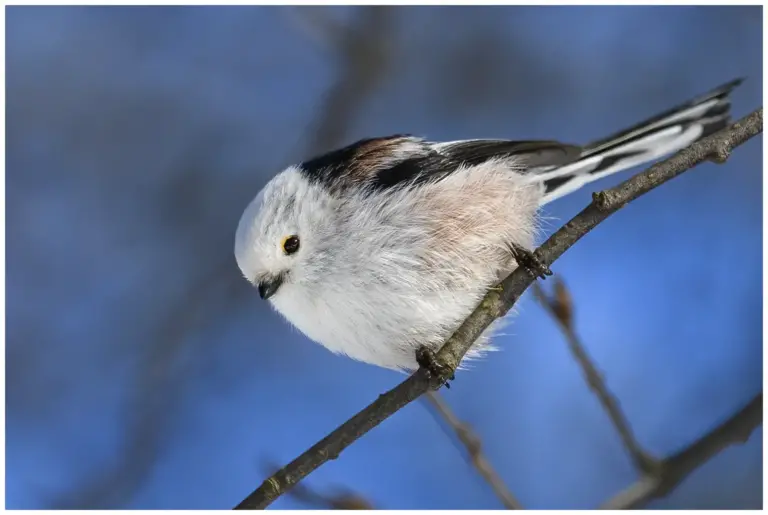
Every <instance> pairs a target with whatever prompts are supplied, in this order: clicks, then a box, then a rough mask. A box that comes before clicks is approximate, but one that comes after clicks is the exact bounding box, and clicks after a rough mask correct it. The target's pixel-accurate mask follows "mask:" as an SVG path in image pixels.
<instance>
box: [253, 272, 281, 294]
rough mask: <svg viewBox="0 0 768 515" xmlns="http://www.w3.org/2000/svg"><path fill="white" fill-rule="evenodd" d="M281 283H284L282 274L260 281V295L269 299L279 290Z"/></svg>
mask: <svg viewBox="0 0 768 515" xmlns="http://www.w3.org/2000/svg"><path fill="white" fill-rule="evenodd" d="M281 284H283V275H282V274H280V275H276V276H274V277H270V278H267V279H264V280H263V281H261V282H260V283H259V296H260V297H261V298H262V299H264V300H267V299H268V298H270V297H271V296H272V295H274V294H275V293H276V292H277V290H278V288H280V285H281Z"/></svg>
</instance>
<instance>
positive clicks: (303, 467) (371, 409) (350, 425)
mask: <svg viewBox="0 0 768 515" xmlns="http://www.w3.org/2000/svg"><path fill="white" fill-rule="evenodd" d="M762 130H763V109H762V107H761V108H759V109H757V110H756V111H754V112H752V113H751V114H749V115H748V116H746V117H744V118H742V119H741V120H739V121H738V122H737V123H735V124H733V125H731V126H729V127H726V128H725V129H723V130H721V131H719V132H717V133H715V134H713V135H712V136H709V137H707V138H704V139H702V140H700V141H697V142H695V143H694V144H692V145H691V146H690V147H688V148H686V149H684V150H682V151H680V152H678V153H677V154H675V155H673V156H672V157H670V158H668V159H665V160H663V161H661V162H659V163H657V164H655V165H653V166H651V167H650V168H648V169H647V170H645V171H644V172H641V173H639V174H637V175H635V176H633V177H631V178H630V179H628V180H626V181H624V182H623V183H621V184H619V185H618V186H616V187H614V188H611V189H608V190H605V191H601V192H597V193H594V194H593V195H592V202H591V203H590V204H589V205H588V206H587V207H586V208H584V210H582V211H581V212H580V213H579V214H577V215H576V216H575V217H573V218H572V219H571V220H570V221H569V222H568V223H566V224H565V225H564V226H563V227H561V228H560V229H559V230H558V231H557V232H556V233H555V234H553V235H552V236H550V237H549V239H547V241H546V242H544V244H543V245H541V246H540V247H539V248H538V249H537V250H536V251H535V252H534V256H535V257H536V258H537V259H538V261H539V262H541V263H542V264H543V265H545V266H549V265H551V264H552V263H553V262H554V261H555V260H556V259H557V258H559V257H560V256H561V255H562V254H563V253H564V252H565V251H566V250H568V249H569V248H570V247H572V246H573V245H574V244H575V243H576V242H577V241H579V240H580V239H581V238H582V237H583V236H584V235H585V234H587V233H588V232H589V231H591V230H592V229H594V228H595V227H596V226H597V225H598V224H599V223H600V222H602V221H603V220H605V219H606V218H608V217H609V216H610V215H611V214H613V213H615V212H616V211H618V210H619V209H621V208H622V207H624V206H625V205H626V204H627V203H628V202H630V201H632V200H634V199H636V198H638V197H640V196H641V195H644V194H645V193H648V192H649V191H651V190H652V189H654V188H656V187H658V186H660V185H662V184H664V183H665V182H667V181H669V180H670V179H673V178H675V177H677V176H678V175H680V174H682V173H683V172H685V171H686V170H688V169H690V168H692V167H694V166H696V165H698V164H700V163H702V162H704V161H707V160H714V161H716V162H722V161H723V160H725V159H726V158H727V157H728V155H729V154H730V152H731V150H733V149H734V148H735V147H737V146H739V145H741V144H742V143H744V142H745V141H747V140H748V139H750V138H752V137H753V136H755V135H757V134H758V133H760V132H762ZM534 279H535V277H534V276H533V275H532V274H531V273H530V272H529V271H528V270H527V269H525V268H524V267H518V268H517V269H516V270H515V271H514V272H512V274H510V275H509V276H508V277H507V278H506V279H504V281H502V283H501V285H500V286H501V287H500V288H494V289H493V290H491V291H489V292H488V294H487V295H486V296H485V298H484V299H483V300H482V301H481V302H480V304H479V305H478V306H477V308H476V309H475V310H474V311H473V312H472V314H471V315H470V316H469V317H468V318H467V319H466V320H465V321H464V323H462V324H461V326H460V327H459V328H458V329H457V330H456V332H455V333H454V334H453V335H452V336H451V337H450V338H449V339H448V340H447V341H446V343H445V345H443V347H442V348H441V349H440V351H439V352H438V353H437V355H436V362H437V365H438V366H442V367H443V370H444V373H443V374H442V376H436V375H434V374H432V375H429V374H427V373H426V372H425V371H424V370H423V369H419V370H417V371H416V372H414V373H413V375H411V376H410V377H408V378H407V379H406V380H405V381H403V382H402V383H400V384H399V385H398V386H396V387H395V388H393V389H391V390H389V391H388V392H387V393H385V394H383V395H379V398H378V399H376V400H375V401H374V402H373V403H371V404H370V405H369V406H368V407H366V408H364V409H363V410H362V411H360V412H359V413H357V414H356V415H355V416H353V417H352V418H351V419H349V420H348V421H347V422H345V423H343V424H342V425H341V426H339V427H338V428H336V429H335V430H334V431H332V432H331V433H330V434H329V435H328V436H326V437H325V438H323V439H322V440H320V441H319V442H318V443H316V444H315V445H313V446H312V447H311V448H310V449H309V450H307V451H306V452H304V453H303V454H301V455H300V456H299V457H298V458H296V459H295V460H293V461H292V462H291V463H289V464H288V465H286V466H285V467H283V468H282V469H280V470H279V471H277V472H276V473H275V474H274V475H272V476H271V477H269V478H268V479H267V480H266V481H264V482H263V483H262V484H261V486H259V488H257V489H256V490H255V491H254V492H252V493H251V494H250V495H249V496H248V497H246V498H245V499H244V500H243V501H242V502H241V503H240V504H239V505H238V506H236V509H260V508H265V507H267V506H269V504H271V503H272V502H273V501H274V500H275V499H277V497H279V496H280V495H282V494H284V493H285V492H286V491H288V490H289V489H290V488H291V487H292V486H293V485H295V484H296V483H298V482H299V481H301V480H302V479H303V478H304V477H306V476H307V475H308V474H310V473H311V472H312V471H314V470H315V469H317V468H318V467H319V466H320V465H322V464H323V463H325V462H326V461H328V460H330V459H336V458H337V457H338V455H339V453H340V452H341V451H343V450H344V449H346V448H347V447H348V446H349V445H351V444H352V442H354V441H355V440H357V439H358V438H360V437H361V436H363V435H364V434H365V433H367V432H368V431H370V430H371V429H373V428H374V427H376V426H377V425H379V424H380V423H381V422H382V421H384V420H385V419H387V418H388V417H390V416H391V415H392V414H394V413H395V412H396V411H398V410H399V409H401V408H403V407H404V406H405V405H407V404H408V403H410V402H411V401H413V400H414V399H416V398H418V397H419V396H420V395H422V394H424V393H426V392H427V391H428V390H435V389H437V388H439V387H440V386H441V385H442V384H443V383H444V382H445V380H446V379H447V378H448V377H450V376H451V375H452V374H453V371H455V370H456V368H457V367H458V365H459V363H460V362H461V359H462V358H463V357H464V354H465V353H466V352H467V350H468V349H469V348H470V347H471V346H472V344H473V343H474V341H475V340H476V339H477V338H478V337H479V336H480V335H481V333H482V332H483V331H484V330H485V329H486V328H487V327H488V326H489V325H490V324H491V322H493V321H494V320H496V319H497V318H499V317H501V316H504V315H505V314H506V313H507V311H509V309H510V308H511V307H512V306H513V305H514V304H515V302H517V300H518V299H519V298H520V296H521V295H522V294H523V292H524V291H525V290H526V289H527V288H528V287H529V286H530V285H531V283H533V281H534Z"/></svg>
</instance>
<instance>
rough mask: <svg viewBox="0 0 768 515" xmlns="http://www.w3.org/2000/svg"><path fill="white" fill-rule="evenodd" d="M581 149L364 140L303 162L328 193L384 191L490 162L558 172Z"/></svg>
mask: <svg viewBox="0 0 768 515" xmlns="http://www.w3.org/2000/svg"><path fill="white" fill-rule="evenodd" d="M581 155H582V149H581V148H580V147H576V146H573V145H566V144H563V143H558V142H556V141H508V140H465V141H451V142H447V143H431V142H427V141H424V140H422V139H419V138H415V137H413V136H409V135H395V136H389V137H384V138H375V139H365V140H360V141H358V142H355V143H353V144H352V145H348V146H346V147H344V148H341V149H338V150H334V151H332V152H329V153H327V154H324V155H322V156H319V157H316V158H314V159H311V160H309V161H305V162H304V163H302V164H301V165H300V168H301V170H302V172H303V173H304V174H305V176H307V177H308V178H309V179H310V180H314V181H317V182H320V183H321V184H323V185H324V186H327V187H329V188H331V189H346V188H349V187H355V186H365V187H369V188H372V189H383V188H391V187H394V186H399V185H403V184H411V185H418V184H423V183H425V182H432V181H436V180H440V179H442V178H444V177H446V176H447V175H450V174H451V173H453V172H455V171H456V170H458V169H459V168H460V167H461V166H462V165H463V166H474V165H478V164H481V163H483V162H485V161H488V160H490V159H514V161H515V163H516V164H517V165H518V166H519V167H520V169H521V171H522V170H524V169H527V168H531V167H535V168H539V167H548V168H552V167H555V166H563V165H566V164H568V163H571V162H573V161H575V160H576V159H578V158H579V157H580V156H581Z"/></svg>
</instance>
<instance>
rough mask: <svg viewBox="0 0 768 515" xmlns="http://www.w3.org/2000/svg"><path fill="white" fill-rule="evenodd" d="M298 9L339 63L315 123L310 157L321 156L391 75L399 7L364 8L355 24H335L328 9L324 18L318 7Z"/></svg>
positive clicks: (310, 145)
mask: <svg viewBox="0 0 768 515" xmlns="http://www.w3.org/2000/svg"><path fill="white" fill-rule="evenodd" d="M294 11H295V12H297V13H298V15H300V16H301V18H302V19H304V20H305V21H306V22H307V23H306V25H309V26H312V27H313V28H314V29H315V31H314V32H315V34H321V35H322V37H323V39H325V40H327V41H330V42H332V44H333V46H334V48H335V50H336V59H337V60H338V66H339V74H338V76H337V77H336V81H335V83H334V85H333V87H332V88H331V89H330V90H329V91H328V93H327V94H326V97H325V101H324V102H323V107H322V109H321V111H320V114H319V115H318V117H317V122H316V123H315V124H313V125H311V126H310V130H309V131H310V132H309V134H310V136H309V140H310V143H309V145H308V150H309V155H315V154H317V153H321V152H326V151H327V150H329V149H331V148H333V147H335V146H338V145H339V144H340V143H341V141H342V140H343V139H344V137H345V135H346V134H347V132H348V129H349V126H350V125H351V123H352V121H353V120H354V118H355V114H356V113H357V112H359V111H360V108H361V107H362V105H363V102H364V101H365V100H366V99H367V98H368V97H369V95H370V94H371V93H373V91H374V89H375V87H376V86H377V85H378V84H379V83H380V82H382V81H383V79H384V78H385V77H386V74H387V71H388V70H389V63H390V60H391V58H392V56H391V54H392V40H393V39H394V38H393V37H392V33H393V31H394V26H395V9H394V8H392V7H387V6H365V7H360V8H358V13H359V15H358V16H357V18H356V22H355V23H353V24H352V25H350V26H349V27H340V26H339V25H340V24H339V23H338V22H334V23H331V22H330V20H328V18H327V15H325V12H326V11H323V15H322V16H320V17H318V15H319V11H318V10H317V9H307V8H304V9H300V10H298V11H297V10H295V9H294ZM319 20H322V22H320V21H319Z"/></svg>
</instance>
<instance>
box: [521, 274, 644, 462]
mask: <svg viewBox="0 0 768 515" xmlns="http://www.w3.org/2000/svg"><path fill="white" fill-rule="evenodd" d="M532 289H533V294H534V296H535V297H536V299H537V300H538V301H539V302H540V303H541V305H542V306H544V308H545V309H546V310H547V311H548V312H549V314H550V315H552V317H553V318H554V319H555V320H556V321H557V324H558V325H559V326H560V329H561V330H562V331H563V334H564V335H565V339H566V340H567V342H568V348H569V349H570V350H571V353H572V354H573V357H574V358H575V359H576V362H577V363H578V364H579V366H580V367H581V370H582V372H584V378H585V379H586V381H587V384H588V385H589V387H590V389H591V390H592V391H593V392H594V394H595V395H596V396H597V398H598V400H599V401H600V404H602V406H603V409H605V411H606V412H607V413H608V417H609V418H610V419H611V422H612V423H613V425H614V427H615V428H616V431H618V433H619V436H621V440H622V442H623V443H624V447H626V448H627V451H628V452H629V455H630V457H631V458H632V461H633V462H634V464H635V467H637V468H638V469H639V470H640V471H641V472H643V473H651V472H652V471H654V470H655V469H656V467H657V463H656V460H655V459H654V458H652V457H651V456H650V455H649V454H648V453H646V452H645V451H643V449H642V448H641V447H640V444H638V443H637V439H636V438H635V436H634V434H632V429H631V428H630V426H629V423H628V422H627V419H626V417H625V416H624V413H622V411H621V408H620V407H619V401H618V400H617V399H616V397H614V396H613V394H612V393H611V392H610V391H609V390H608V387H607V386H606V385H605V381H604V380H603V378H602V376H601V374H600V372H599V371H598V370H597V368H596V367H595V365H594V364H593V363H592V360H591V359H590V357H589V354H587V351H586V349H585V348H584V345H583V344H582V343H581V340H580V339H579V336H578V335H577V334H576V329H575V327H574V323H573V301H572V300H571V295H570V293H569V292H568V290H567V289H566V287H565V284H564V283H563V281H562V280H561V279H560V278H559V277H556V278H555V285H554V294H553V295H552V296H551V297H550V296H548V295H547V294H546V293H545V292H544V289H543V288H542V287H541V285H539V284H538V283H537V284H534V285H533V288H532Z"/></svg>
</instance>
